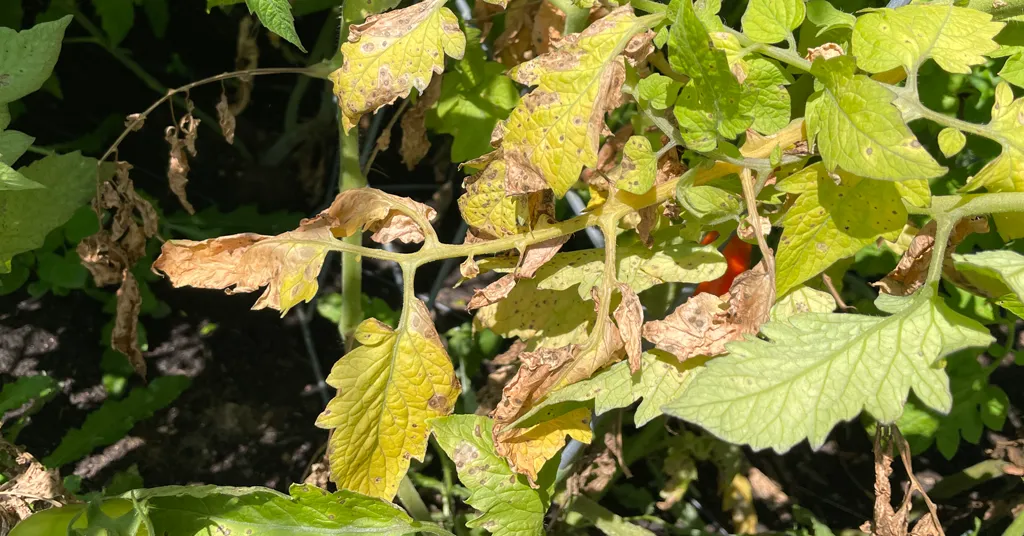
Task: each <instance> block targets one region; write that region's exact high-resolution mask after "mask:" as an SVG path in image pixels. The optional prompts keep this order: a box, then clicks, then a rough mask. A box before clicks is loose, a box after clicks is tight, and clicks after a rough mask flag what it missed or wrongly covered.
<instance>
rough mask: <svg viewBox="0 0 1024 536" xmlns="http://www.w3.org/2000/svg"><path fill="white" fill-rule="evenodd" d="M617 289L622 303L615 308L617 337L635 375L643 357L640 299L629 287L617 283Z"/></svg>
mask: <svg viewBox="0 0 1024 536" xmlns="http://www.w3.org/2000/svg"><path fill="white" fill-rule="evenodd" d="M618 288H619V294H620V295H621V296H622V301H620V302H619V305H618V307H616V308H615V313H614V316H615V323H616V324H617V325H618V326H619V335H620V336H621V337H622V342H623V344H624V345H625V348H626V355H628V356H629V370H630V372H632V373H634V374H635V373H636V372H637V371H639V370H640V360H641V356H642V355H643V348H642V342H641V340H640V331H641V326H642V325H643V323H644V310H643V306H642V305H640V298H639V297H638V296H637V295H636V292H634V291H633V289H631V288H629V285H626V284H624V283H619V284H618Z"/></svg>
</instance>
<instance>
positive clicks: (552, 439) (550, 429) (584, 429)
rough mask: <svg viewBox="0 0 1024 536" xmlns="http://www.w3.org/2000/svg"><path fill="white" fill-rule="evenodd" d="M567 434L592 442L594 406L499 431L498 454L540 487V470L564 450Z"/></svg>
mask: <svg viewBox="0 0 1024 536" xmlns="http://www.w3.org/2000/svg"><path fill="white" fill-rule="evenodd" d="M496 426H497V425H496ZM566 437H571V438H573V439H575V440H577V441H580V442H582V443H590V440H591V438H592V437H593V432H591V431H590V410H588V409H586V408H580V409H577V410H574V411H570V412H569V413H566V414H564V415H559V416H558V417H556V418H554V419H552V420H550V421H546V422H543V423H540V424H538V425H536V426H532V427H530V428H512V429H510V430H507V431H505V432H501V433H498V434H495V438H494V440H495V447H496V450H497V452H498V454H499V455H501V456H502V457H503V458H505V459H506V460H508V464H509V467H511V468H512V470H513V471H515V472H517V473H519V474H522V475H525V476H526V479H527V480H528V481H529V482H530V485H531V486H534V487H537V484H536V482H537V474H538V473H539V472H540V470H541V469H542V468H543V467H544V464H545V463H547V461H548V460H550V459H551V458H552V457H554V455H555V454H558V451H560V450H562V447H564V446H565V441H566Z"/></svg>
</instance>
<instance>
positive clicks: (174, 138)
mask: <svg viewBox="0 0 1024 536" xmlns="http://www.w3.org/2000/svg"><path fill="white" fill-rule="evenodd" d="M164 139H165V140H167V144H168V145H170V149H169V151H168V158H169V161H168V163H167V182H168V184H169V185H170V187H171V191H172V192H174V195H175V196H177V198H178V201H179V202H180V203H181V206H182V207H184V208H185V210H186V211H188V213H189V214H195V212H196V211H195V209H194V208H192V204H191V203H189V202H188V195H187V194H186V192H185V185H186V184H188V171H189V165H188V157H187V156H185V142H184V140H182V139H181V138H180V137H178V130H177V129H176V128H174V127H167V129H166V130H165V131H164Z"/></svg>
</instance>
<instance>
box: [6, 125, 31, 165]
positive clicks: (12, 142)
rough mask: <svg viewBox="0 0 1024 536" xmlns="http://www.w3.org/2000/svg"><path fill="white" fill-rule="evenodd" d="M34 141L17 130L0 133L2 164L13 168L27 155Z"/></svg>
mask: <svg viewBox="0 0 1024 536" xmlns="http://www.w3.org/2000/svg"><path fill="white" fill-rule="evenodd" d="M34 141H36V139H35V138H33V137H32V136H29V135H28V134H25V133H23V132H18V131H17V130H5V131H3V132H0V162H2V163H4V164H7V165H8V166H13V165H14V162H15V161H17V160H18V159H19V158H21V155H23V154H25V151H27V150H28V148H29V147H31V146H32V142H34Z"/></svg>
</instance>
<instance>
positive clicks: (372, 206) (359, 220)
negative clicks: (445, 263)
mask: <svg viewBox="0 0 1024 536" xmlns="http://www.w3.org/2000/svg"><path fill="white" fill-rule="evenodd" d="M436 216H437V212H436V211H435V210H434V209H433V208H430V207H429V206H427V205H424V204H423V203H419V202H417V201H413V200H412V199H409V198H407V197H398V196H396V195H391V194H387V193H384V192H382V191H380V190H376V189H373V188H357V189H354V190H346V191H344V192H342V193H341V194H339V195H338V197H336V198H335V199H334V202H333V203H331V206H330V207H328V208H327V209H326V210H324V211H323V212H321V213H320V214H319V215H317V216H316V217H315V218H311V219H308V220H304V221H303V222H302V226H303V227H309V228H314V227H321V226H327V227H329V228H330V229H331V232H332V233H333V234H334V236H336V237H345V236H350V235H352V234H353V233H355V232H356V231H358V230H360V228H365V229H366V230H367V231H372V232H373V234H372V235H371V236H370V238H371V239H373V240H374V241H376V242H380V243H382V244H386V243H388V242H391V241H394V240H398V241H399V242H402V243H403V244H416V243H419V242H423V240H424V237H425V235H424V233H425V232H427V230H426V229H423V228H421V227H420V225H419V224H418V223H417V222H416V220H417V219H420V220H422V221H424V222H430V221H431V220H433V219H434V218H435V217H436ZM430 231H433V229H430Z"/></svg>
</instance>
